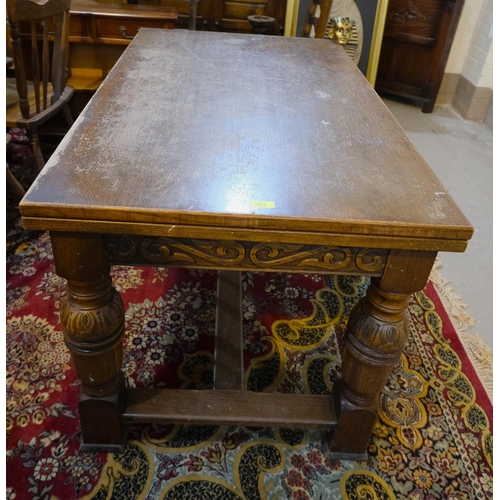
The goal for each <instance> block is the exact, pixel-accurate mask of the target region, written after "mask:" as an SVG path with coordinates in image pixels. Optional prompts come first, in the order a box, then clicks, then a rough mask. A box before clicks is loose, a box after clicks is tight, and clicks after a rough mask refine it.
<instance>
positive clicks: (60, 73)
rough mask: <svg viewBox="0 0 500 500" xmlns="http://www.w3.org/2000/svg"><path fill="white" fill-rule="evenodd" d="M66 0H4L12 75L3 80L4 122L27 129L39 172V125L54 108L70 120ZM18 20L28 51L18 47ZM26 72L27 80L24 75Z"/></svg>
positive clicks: (40, 161) (53, 111)
mask: <svg viewBox="0 0 500 500" xmlns="http://www.w3.org/2000/svg"><path fill="white" fill-rule="evenodd" d="M70 2H71V0H7V21H8V24H9V28H10V35H11V42H12V52H13V58H14V67H15V74H16V77H15V79H14V78H8V79H7V112H6V117H7V127H8V128H12V127H20V128H25V129H26V131H27V134H28V137H29V140H30V144H31V147H32V149H33V156H34V162H35V166H36V168H37V170H38V171H40V170H41V169H42V168H43V166H44V163H45V162H44V160H43V156H42V151H41V149H40V142H39V139H38V131H37V129H38V127H39V126H40V125H41V124H43V123H45V122H46V121H47V120H48V119H49V118H51V117H52V116H54V115H55V114H56V113H58V112H59V111H62V112H63V113H64V117H65V119H66V123H67V124H68V126H71V125H72V124H73V118H72V117H71V113H70V111H69V108H68V102H69V100H70V98H71V96H72V95H73V88H72V87H69V86H67V85H66V81H67V60H68V45H69V38H68V23H69V7H70ZM19 23H24V24H22V27H23V29H24V26H28V27H30V28H28V29H27V31H30V34H29V35H28V37H30V39H31V51H30V53H29V54H26V52H25V51H23V47H22V45H23V44H22V43H21V37H20V25H19ZM49 29H50V30H51V31H49ZM23 38H26V37H24V36H23ZM39 39H40V40H41V46H40V47H39ZM49 42H50V43H49ZM25 48H26V46H25ZM40 48H41V50H39V49H40ZM28 52H29V51H28ZM29 75H31V80H30V81H28V78H27V76H29Z"/></svg>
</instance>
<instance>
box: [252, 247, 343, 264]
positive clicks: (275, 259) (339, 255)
mask: <svg viewBox="0 0 500 500" xmlns="http://www.w3.org/2000/svg"><path fill="white" fill-rule="evenodd" d="M249 256H250V260H251V261H252V262H253V263H254V264H255V265H256V266H259V267H262V268H266V267H273V268H276V267H282V266H287V265H293V266H294V267H297V268H302V267H307V268H309V269H310V268H318V269H325V270H331V271H333V270H335V269H342V268H343V267H346V265H347V264H349V262H350V261H351V258H352V252H351V250H350V249H349V248H340V247H327V246H317V247H314V246H313V245H279V244H272V243H257V244H255V245H254V246H253V247H252V248H251V250H250V255H249Z"/></svg>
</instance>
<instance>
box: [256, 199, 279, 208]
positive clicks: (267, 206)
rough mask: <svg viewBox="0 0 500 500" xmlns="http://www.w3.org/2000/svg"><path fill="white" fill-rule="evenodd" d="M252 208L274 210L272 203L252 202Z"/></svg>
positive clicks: (274, 206)
mask: <svg viewBox="0 0 500 500" xmlns="http://www.w3.org/2000/svg"><path fill="white" fill-rule="evenodd" d="M252 208H276V205H275V204H274V201H258V200H256V201H252Z"/></svg>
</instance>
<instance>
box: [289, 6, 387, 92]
mask: <svg viewBox="0 0 500 500" xmlns="http://www.w3.org/2000/svg"><path fill="white" fill-rule="evenodd" d="M388 4H389V0H332V6H331V8H330V14H329V16H328V18H329V20H328V22H327V25H326V30H325V38H331V39H332V40H335V41H337V42H338V43H340V44H341V45H343V47H344V49H345V50H346V52H347V53H348V54H349V56H350V57H351V58H352V59H353V61H354V62H355V63H356V64H357V65H358V67H359V69H360V70H361V71H362V72H363V74H364V75H365V76H366V79H367V80H368V81H369V82H370V84H371V85H372V86H375V80H376V78H377V68H378V62H379V59H380V49H381V47H382V37H383V35H384V26H385V19H386V15H387V7H388ZM308 5H309V0H288V2H287V11H286V14H287V18H286V19H290V23H289V34H288V33H287V30H286V28H287V27H288V26H287V24H286V23H285V35H288V36H293V34H292V33H295V35H296V36H301V35H302V31H303V27H304V22H305V18H306V15H307V8H308ZM294 26H296V29H295V31H293V32H292V30H293V27H294Z"/></svg>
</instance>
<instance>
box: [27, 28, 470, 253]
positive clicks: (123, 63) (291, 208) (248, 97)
mask: <svg viewBox="0 0 500 500" xmlns="http://www.w3.org/2000/svg"><path fill="white" fill-rule="evenodd" d="M261 201H267V202H273V203H274V207H275V208H265V207H258V206H256V204H255V203H254V202H261ZM257 205H259V204H257ZM260 205H261V204H260ZM21 211H22V213H23V215H24V216H25V217H26V219H25V220H26V221H28V223H29V225H30V227H32V228H34V227H39V228H40V229H45V228H46V225H47V220H49V221H50V219H54V220H56V219H57V220H60V221H63V225H62V226H61V227H64V230H82V229H79V221H84V220H87V221H89V220H92V221H100V222H101V223H103V224H104V226H103V228H102V230H101V231H102V232H106V223H109V222H112V221H115V222H121V223H139V225H138V226H139V227H140V229H139V230H137V231H138V232H144V230H145V229H144V228H145V225H144V224H142V223H153V224H173V225H175V224H181V225H186V226H189V225H198V226H205V227H206V226H210V227H216V228H235V229H236V230H242V229H247V228H253V229H258V230H271V229H274V230H278V231H284V230H289V231H292V232H293V231H309V232H323V233H338V234H344V235H354V234H358V235H375V234H376V235H378V236H382V237H383V236H384V235H390V236H391V237H397V236H399V237H409V238H410V239H411V238H413V239H415V238H422V239H424V238H427V239H429V238H430V239H433V238H435V239H439V238H441V239H446V240H448V241H459V240H460V241H461V242H462V243H463V242H465V241H466V240H468V239H469V238H470V236H471V234H472V228H471V226H470V224H469V223H468V221H467V219H466V218H465V217H464V215H463V214H462V213H461V211H460V210H459V209H458V207H457V206H456V204H455V203H454V201H453V200H452V199H451V197H450V196H449V195H448V193H447V192H446V190H445V189H444V187H443V185H442V184H441V182H440V181H439V180H438V179H437V178H436V176H435V175H434V174H433V172H432V171H431V169H430V168H429V167H428V165H427V164H426V163H425V161H424V160H423V159H422V157H421V156H420V155H419V154H418V152H417V151H416V150H415V148H414V147H413V145H412V144H411V142H410V140H409V139H408V137H407V136H406V135H405V133H404V131H403V130H402V129H401V127H400V126H399V124H398V123H397V122H396V120H395V119H394V117H393V116H392V115H391V114H390V112H389V111H388V110H387V108H386V107H385V105H384V104H383V102H382V101H381V100H380V99H379V97H378V96H377V94H376V93H375V92H374V90H373V89H372V88H371V87H370V85H369V84H368V83H367V82H366V80H365V78H364V77H363V75H362V74H361V73H360V72H359V71H358V69H357V67H356V66H355V65H354V64H353V63H352V61H351V60H350V59H349V58H348V57H347V56H346V55H345V53H344V51H343V49H342V48H341V47H339V46H337V45H336V44H333V43H331V42H330V41H329V40H316V39H302V38H284V37H271V36H256V35H241V34H230V33H210V32H192V31H187V30H177V31H176V30H172V31H168V30H152V29H143V30H141V31H140V33H139V34H138V35H137V37H136V38H135V40H134V41H133V43H132V44H131V45H130V46H129V47H128V48H127V50H126V51H125V53H124V55H123V56H122V58H121V59H120V61H119V62H118V63H117V65H116V66H115V67H114V69H113V70H112V72H111V73H110V75H109V76H108V78H107V79H106V81H105V82H104V84H103V85H102V86H101V88H100V89H99V91H98V92H97V93H96V95H95V96H94V98H93V99H92V101H91V102H90V104H89V106H88V107H87V108H86V109H85V110H84V112H83V113H82V115H81V116H80V117H79V119H78V120H77V122H76V124H75V126H74V127H73V129H72V130H71V132H70V133H69V134H68V135H67V136H66V137H65V139H64V141H63V142H62V143H61V145H60V147H59V148H58V150H57V151H56V152H55V153H54V154H53V156H52V157H51V159H50V161H49V162H48V163H47V165H46V167H45V168H44V170H43V172H42V174H41V175H40V176H39V177H38V179H37V181H36V182H35V183H34V185H33V186H32V187H31V189H30V190H29V192H28V194H27V196H26V197H25V198H24V200H23V202H22V203H21ZM64 221H66V222H65V223H64ZM131 228H132V232H136V230H135V229H133V228H134V225H133V224H132V225H131ZM378 236H377V237H378ZM412 245H413V246H412V247H411V248H418V243H417V244H415V243H413V244H412ZM403 246H404V245H403ZM438 246H439V245H438ZM444 246H446V245H444ZM464 247H465V245H463V244H461V245H458V246H457V248H459V249H461V250H463V249H464ZM450 248H451V246H450ZM437 249H438V250H439V249H440V248H437ZM443 249H445V248H443Z"/></svg>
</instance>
